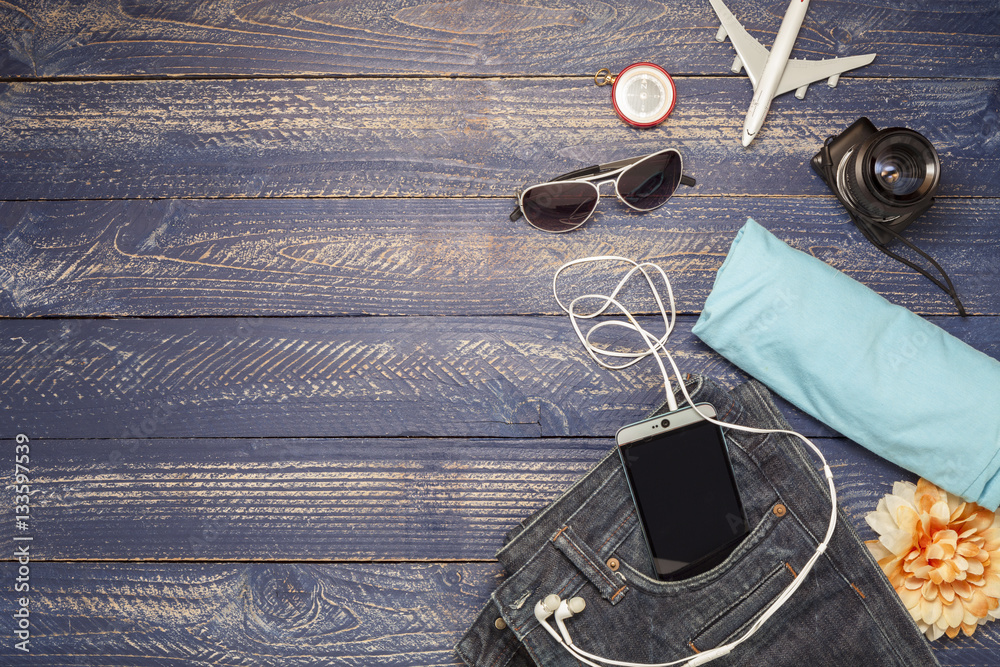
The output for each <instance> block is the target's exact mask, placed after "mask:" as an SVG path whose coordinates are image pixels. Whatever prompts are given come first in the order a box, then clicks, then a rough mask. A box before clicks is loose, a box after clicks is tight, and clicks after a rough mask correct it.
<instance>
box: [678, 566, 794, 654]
mask: <svg viewBox="0 0 1000 667" xmlns="http://www.w3.org/2000/svg"><path fill="white" fill-rule="evenodd" d="M794 578H795V575H794V574H793V573H792V569H791V566H790V565H788V564H787V563H785V564H782V565H777V566H776V567H775V568H774V569H773V570H771V572H770V573H768V574H767V576H765V577H764V578H763V579H762V580H761V581H760V582H758V583H757V585H756V586H754V587H753V588H751V589H750V590H749V591H747V592H746V593H744V594H743V595H742V596H740V597H739V598H738V599H737V600H734V601H733V602H732V603H731V604H730V605H729V606H728V607H727V608H725V609H723V610H722V611H720V612H719V613H718V615H717V616H716V617H715V618H713V619H711V620H710V621H709V622H708V624H706V625H705V626H704V627H702V628H701V630H699V631H698V632H697V633H696V634H695V635H694V636H692V637H691V639H690V640H689V641H688V646H690V647H692V648H693V649H695V650H696V651H704V650H707V649H710V648H715V647H716V646H719V645H721V644H725V643H726V642H727V641H729V640H731V639H735V638H736V636H737V635H741V634H743V631H746V630H748V629H749V626H750V624H751V623H752V622H753V621H755V620H756V619H757V617H758V616H760V614H761V613H762V612H763V611H764V610H765V609H766V608H767V607H768V606H769V605H770V604H771V602H773V601H774V600H775V598H777V597H778V596H779V595H781V592H782V591H783V590H785V588H787V587H788V585H789V584H791V583H792V580H793V579H794Z"/></svg>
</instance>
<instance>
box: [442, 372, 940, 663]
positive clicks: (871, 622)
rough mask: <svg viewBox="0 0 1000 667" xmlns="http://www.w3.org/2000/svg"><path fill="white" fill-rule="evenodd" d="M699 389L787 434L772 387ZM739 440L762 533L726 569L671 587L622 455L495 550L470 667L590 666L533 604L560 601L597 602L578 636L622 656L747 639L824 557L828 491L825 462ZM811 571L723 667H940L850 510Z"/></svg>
mask: <svg viewBox="0 0 1000 667" xmlns="http://www.w3.org/2000/svg"><path fill="white" fill-rule="evenodd" d="M687 384H688V387H689V391H690V392H691V395H692V397H693V398H694V399H695V400H696V401H699V402H701V401H707V402H708V403H711V404H712V405H713V406H715V408H716V410H717V411H718V414H719V419H720V420H722V421H728V422H733V423H737V424H745V425H747V426H756V427H763V428H789V427H788V424H787V423H786V422H785V420H784V418H783V417H782V416H781V413H779V412H778V410H777V408H776V407H775V406H774V403H773V402H772V401H771V398H770V396H769V394H768V392H767V390H766V389H765V388H764V386H763V385H761V384H760V383H758V382H755V381H751V382H748V383H746V384H744V385H742V386H740V387H738V388H736V389H735V390H734V391H732V392H731V393H730V392H726V391H725V390H723V389H722V388H720V387H719V386H718V385H716V384H715V383H714V382H712V381H711V380H709V379H705V378H700V377H694V376H689V378H688V381H687ZM726 438H727V441H728V443H729V453H730V457H731V459H732V463H733V468H734V472H735V475H736V480H737V484H738V486H739V489H740V495H741V497H742V499H743V502H744V505H745V508H746V512H747V517H748V518H749V520H750V525H751V527H752V529H751V532H750V534H749V535H748V536H747V537H746V538H745V539H744V541H743V542H742V543H741V544H740V545H739V546H738V547H737V548H736V549H735V550H734V551H733V552H732V553H731V554H730V555H729V556H728V557H727V558H726V560H725V561H723V562H722V563H721V564H719V565H718V566H716V567H715V568H713V569H711V570H709V571H707V572H704V573H701V574H698V575H696V576H693V577H691V578H688V579H684V580H680V581H670V582H666V581H659V580H657V579H656V578H655V577H654V575H653V571H652V566H651V564H650V562H649V555H648V552H647V551H646V547H645V545H644V542H643V537H642V531H641V530H640V529H639V527H638V523H637V520H636V515H635V507H634V505H633V503H632V498H631V495H630V494H629V490H628V486H627V484H626V482H625V478H624V475H623V474H622V471H621V464H620V462H619V460H618V455H617V453H616V452H614V451H613V452H611V453H610V454H609V455H608V456H607V457H605V458H604V459H603V460H602V461H601V462H600V463H598V464H597V466H595V467H594V468H593V469H592V470H591V471H590V472H589V473H588V474H587V475H586V476H585V477H583V478H582V479H581V480H579V481H578V482H577V483H576V484H575V485H573V486H572V487H571V488H570V489H569V490H568V491H566V493H564V494H563V495H562V496H561V497H560V498H559V499H558V500H556V501H555V502H554V503H552V504H551V505H549V506H548V507H547V508H545V509H543V510H541V511H540V512H538V513H536V514H535V515H534V516H532V517H530V518H529V519H527V520H526V521H524V522H523V523H522V524H521V525H520V526H518V527H517V528H515V529H514V530H512V531H511V532H510V534H508V536H507V542H506V544H505V545H504V546H503V548H502V549H501V550H500V552H499V553H498V554H497V558H498V559H499V560H500V562H501V563H502V564H503V566H504V568H505V570H506V572H507V576H506V578H505V579H504V581H503V583H502V584H501V585H500V586H499V587H498V588H497V589H496V591H495V592H494V593H493V595H492V596H491V597H490V601H489V603H488V604H487V606H486V608H485V609H484V610H483V611H482V613H481V614H480V615H479V617H478V618H477V619H476V621H475V623H474V624H473V626H472V628H471V629H470V630H469V631H468V632H467V633H466V635H465V636H464V637H463V638H462V640H461V642H460V643H459V645H458V647H457V649H456V650H457V652H458V654H459V655H460V656H461V658H462V659H463V660H465V662H466V663H467V664H468V665H470V666H472V667H504V666H507V667H529V666H531V665H544V666H545V667H563V666H566V667H570V666H572V667H577V666H578V665H579V664H580V663H579V662H578V661H577V660H576V659H575V658H574V657H573V656H571V655H570V654H569V653H568V652H566V651H565V650H564V649H563V648H562V647H561V646H559V645H558V644H557V643H556V641H555V640H554V639H553V638H552V637H551V636H549V634H548V633H547V632H546V631H545V630H544V628H541V627H539V623H538V621H537V620H536V619H535V616H534V607H535V603H536V602H538V601H539V600H541V599H542V598H544V597H545V596H546V595H548V594H550V593H555V594H557V595H559V596H560V597H561V598H563V599H566V598H569V597H573V596H581V597H583V598H584V599H585V600H586V602H587V607H586V609H585V610H584V611H583V612H582V613H580V614H577V615H575V616H573V617H572V618H570V619H568V620H567V621H566V623H567V626H568V627H569V630H570V633H571V636H572V637H573V642H574V644H576V645H577V646H579V647H580V648H582V649H583V650H585V651H588V652H590V653H595V654H597V655H600V656H604V657H608V658H612V659H615V660H625V661H630V662H666V661H670V660H676V659H678V658H682V657H685V656H690V655H692V654H693V653H695V652H698V651H703V650H705V649H709V648H713V647H715V646H718V645H719V644H724V643H727V642H729V641H732V640H734V639H736V638H738V637H739V636H740V635H742V634H743V632H744V631H745V630H746V628H748V627H749V625H750V624H751V623H752V622H753V621H754V620H755V619H756V618H757V616H758V615H759V614H760V613H761V612H762V611H763V610H764V609H765V608H766V607H767V606H768V605H769V604H770V602H771V601H772V600H774V598H775V597H777V596H778V595H779V594H780V593H781V591H782V590H783V589H784V588H785V587H786V586H787V585H788V584H789V582H791V581H792V579H793V578H794V577H796V576H798V572H799V571H800V570H801V568H802V566H803V565H804V564H805V562H806V561H807V560H808V559H809V558H810V556H812V554H813V553H814V552H815V550H816V546H817V544H818V543H819V542H820V541H821V540H822V539H823V535H824V534H825V533H826V529H827V525H828V522H829V518H830V497H829V494H828V493H827V490H826V484H825V482H824V481H823V479H822V476H821V475H820V474H819V473H818V472H817V462H816V461H815V460H813V459H814V458H815V454H812V453H811V452H808V451H807V450H806V449H805V448H804V446H803V445H802V444H801V443H800V442H799V441H798V440H797V439H796V438H794V437H792V436H787V435H781V434H768V435H763V434H752V433H744V432H740V431H733V430H728V429H727V430H726ZM835 474H836V473H835ZM835 481H836V480H835ZM686 509H687V511H690V512H694V513H697V512H698V508H697V507H690V508H686ZM807 577H808V579H807V580H806V581H805V582H804V583H803V584H802V586H801V587H800V588H799V589H798V590H797V591H796V592H795V594H794V595H793V596H792V597H791V599H789V600H788V601H787V602H786V603H785V605H784V606H783V607H782V608H781V609H780V610H779V611H778V613H777V614H775V616H774V617H772V618H771V619H770V620H768V621H767V622H766V624H765V625H764V626H763V627H762V628H761V629H760V630H759V631H758V632H757V633H756V634H755V635H754V636H753V637H752V638H750V639H749V640H748V641H746V642H744V643H743V644H741V645H740V646H738V647H737V648H736V649H735V650H734V651H733V652H732V653H731V654H729V655H728V656H725V657H722V658H719V659H717V660H716V661H714V662H713V663H711V664H713V665H719V666H720V667H721V666H723V665H747V666H749V665H753V666H769V667H770V666H777V665H794V666H795V667H803V666H806V665H808V666H809V667H818V666H822V665H837V666H842V665H848V666H854V665H864V666H866V667H873V666H877V665H898V666H905V667H914V666H917V665H937V664H938V663H937V660H936V659H935V658H934V656H933V654H932V653H931V651H930V648H929V645H928V643H927V641H926V640H925V639H924V637H923V635H922V634H921V633H920V631H919V630H918V629H917V627H916V625H915V624H914V622H913V621H912V620H911V618H910V615H909V613H908V612H907V611H906V609H905V608H904V607H903V605H902V603H901V602H900V600H899V598H898V596H897V595H896V592H895V591H894V590H893V589H892V588H891V586H890V585H889V582H888V581H887V580H886V578H885V576H884V575H883V574H882V571H881V570H880V569H879V567H878V565H877V564H876V563H875V561H874V560H873V558H872V557H871V555H870V554H869V552H868V549H867V548H866V547H865V546H864V545H863V544H862V543H861V541H860V540H859V539H858V536H857V535H856V534H855V532H854V530H853V528H852V527H851V525H850V524H849V522H848V521H847V519H846V518H845V517H844V516H843V514H842V513H841V514H840V515H839V516H838V519H837V528H836V532H835V533H834V537H833V540H832V541H831V543H830V546H829V548H828V549H827V551H826V553H825V554H823V556H822V557H820V559H819V561H817V563H816V566H815V567H814V568H813V570H812V572H810V573H809V574H808V575H807ZM549 622H550V623H552V619H550V621H549ZM553 625H554V624H553Z"/></svg>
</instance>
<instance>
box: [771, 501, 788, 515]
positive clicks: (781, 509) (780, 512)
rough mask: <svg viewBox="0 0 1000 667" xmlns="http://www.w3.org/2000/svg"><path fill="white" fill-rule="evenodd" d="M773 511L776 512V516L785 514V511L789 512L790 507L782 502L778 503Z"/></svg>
mask: <svg viewBox="0 0 1000 667" xmlns="http://www.w3.org/2000/svg"><path fill="white" fill-rule="evenodd" d="M771 511H772V512H774V516H785V513H786V512H788V508H787V507H785V506H784V505H782V504H781V503H778V504H776V505H775V506H774V509H773V510H771Z"/></svg>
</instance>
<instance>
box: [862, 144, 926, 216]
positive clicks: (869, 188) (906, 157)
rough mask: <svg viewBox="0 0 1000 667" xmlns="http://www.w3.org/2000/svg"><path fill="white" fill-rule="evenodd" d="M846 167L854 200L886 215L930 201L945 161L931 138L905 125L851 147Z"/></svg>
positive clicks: (896, 214) (877, 214) (908, 210)
mask: <svg viewBox="0 0 1000 667" xmlns="http://www.w3.org/2000/svg"><path fill="white" fill-rule="evenodd" d="M843 167H844V172H845V173H844V176H845V181H844V185H845V186H846V187H845V189H846V190H847V194H848V196H849V198H850V200H851V201H852V202H853V203H854V204H856V205H857V206H858V207H859V208H861V209H862V210H864V211H865V212H866V213H868V214H869V215H872V216H875V217H881V218H884V219H891V218H894V217H897V216H900V215H904V214H906V213H908V212H910V211H913V210H915V209H916V208H918V207H920V206H922V205H925V204H927V202H928V201H929V200H930V199H931V198H932V197H933V196H934V193H935V192H936V191H937V187H938V183H939V182H940V178H941V161H940V159H939V158H938V154H937V151H936V150H934V146H932V145H931V142H929V141H928V140H927V139H926V138H925V137H924V136H923V135H922V134H920V133H919V132H914V131H913V130H908V129H906V128H901V127H891V128H888V129H885V130H881V131H879V132H876V133H875V134H873V135H872V136H870V137H868V138H867V139H866V140H864V141H863V142H861V145H859V146H857V147H856V148H855V149H854V150H853V151H851V154H850V155H848V156H847V157H846V159H845V160H844V163H843Z"/></svg>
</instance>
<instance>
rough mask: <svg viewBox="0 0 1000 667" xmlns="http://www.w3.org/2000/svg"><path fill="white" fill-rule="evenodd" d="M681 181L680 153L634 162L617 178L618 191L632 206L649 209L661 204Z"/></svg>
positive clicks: (644, 209)
mask: <svg viewBox="0 0 1000 667" xmlns="http://www.w3.org/2000/svg"><path fill="white" fill-rule="evenodd" d="M680 182H681V156H680V155H679V154H678V153H675V152H674V151H668V152H666V153H660V154H659V155H654V156H653V157H651V158H647V159H645V160H643V161H642V162H640V163H638V164H636V165H633V166H631V167H629V168H628V169H626V170H625V171H623V172H622V175H621V176H620V177H619V179H618V193H619V194H620V195H621V197H622V199H624V200H625V201H626V202H628V203H629V204H630V205H632V206H634V207H635V208H638V209H642V210H643V211H651V210H652V209H654V208H657V207H659V206H663V205H664V204H665V203H666V201H667V200H668V199H670V196H671V195H672V194H674V190H676V189H677V185H678V184H679V183H680Z"/></svg>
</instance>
